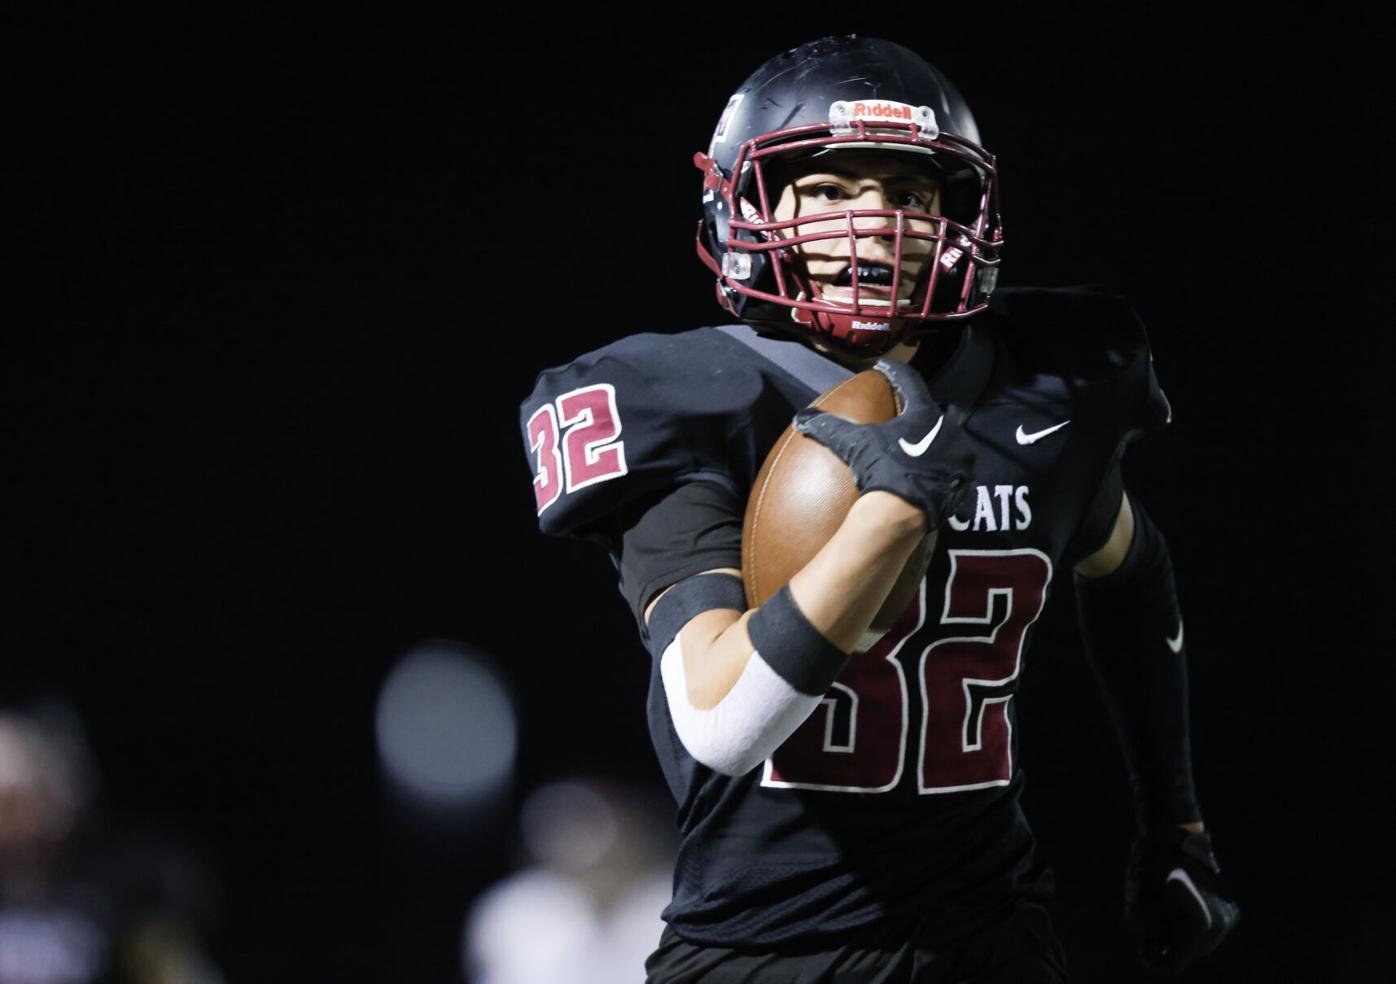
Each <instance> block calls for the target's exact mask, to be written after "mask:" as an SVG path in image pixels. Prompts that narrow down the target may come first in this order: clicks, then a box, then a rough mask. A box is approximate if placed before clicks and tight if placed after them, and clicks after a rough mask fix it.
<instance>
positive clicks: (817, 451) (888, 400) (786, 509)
mask: <svg viewBox="0 0 1396 984" xmlns="http://www.w3.org/2000/svg"><path fill="white" fill-rule="evenodd" d="M810 406H812V407H815V408H817V409H819V410H827V411H828V412H830V413H835V414H838V415H839V416H840V417H843V418H845V419H847V420H851V421H853V422H854V423H857V424H876V423H881V422H883V421H885V420H891V419H892V418H893V417H895V416H896V415H897V412H898V409H899V408H898V406H897V395H896V392H895V391H894V390H893V389H892V386H891V384H890V383H889V382H888V381H887V377H886V376H884V375H882V373H880V372H878V371H877V370H875V369H869V370H866V371H865V372H860V373H858V374H857V375H855V376H853V377H852V378H850V379H846V380H844V381H843V382H842V383H840V384H839V385H837V386H835V387H834V388H833V389H831V390H829V391H828V392H826V393H824V394H823V395H821V396H820V397H819V398H818V399H817V400H815V401H814V402H813V403H812V404H810ZM858 494H859V493H858V487H857V486H856V485H854V484H853V473H852V472H850V471H849V470H848V466H847V465H845V464H844V463H843V462H842V461H840V460H839V458H838V456H837V455H835V454H834V452H832V451H830V450H829V449H828V448H826V447H824V446H823V445H822V444H820V443H819V442H818V441H815V440H813V439H812V438H808V437H806V436H805V435H803V434H800V433H798V432H797V431H795V429H794V428H793V427H786V429H785V432H784V433H783V434H781V436H780V439H779V440H778V441H776V443H775V446H774V447H773V448H771V451H770V453H769V454H768V455H766V460H765V462H764V463H763V464H762V466H761V471H760V472H759V473H758V474H757V476H756V484H755V485H753V486H752V489H751V497H750V498H749V499H748V500H747V505H746V516H745V518H744V519H743V521H742V579H743V582H744V584H745V587H746V601H747V606H748V607H751V608H755V607H757V606H758V605H761V604H763V603H764V602H765V601H767V600H768V599H769V598H770V597H771V596H772V595H774V594H775V593H776V592H777V591H779V590H780V588H781V586H782V585H784V584H785V583H786V582H788V581H789V580H790V578H791V577H793V576H794V575H795V574H796V572H798V571H799V570H800V569H801V568H802V567H804V566H805V565H806V564H807V563H809V561H810V559H811V558H813V557H814V555H815V554H816V553H818V552H819V549H820V548H821V547H823V546H824V544H825V543H827V542H828V540H829V538H830V537H832V536H833V535H834V532H835V531H836V530H837V529H838V528H839V526H840V525H841V524H842V523H843V520H844V517H845V516H847V515H848V510H849V509H850V508H851V507H852V506H853V503H854V502H855V501H856V500H857V498H858ZM934 550H935V533H934V532H930V533H927V534H926V536H925V538H924V539H922V541H921V543H920V545H919V546H918V547H917V548H916V550H915V551H914V552H913V553H912V555H911V558H910V559H909V560H908V561H907V564H906V567H905V568H903V570H902V573H901V576H900V577H899V578H897V582H896V584H894V585H893V586H892V591H891V593H890V594H889V595H888V596H887V600H886V601H885V602H884V603H883V605H882V608H881V609H880V610H879V611H878V613H877V616H876V617H875V618H874V619H873V622H872V631H874V632H886V631H887V630H888V629H890V628H891V627H892V625H893V624H894V623H895V622H896V620H897V617H898V616H899V615H901V613H902V612H903V611H905V610H906V607H907V606H908V605H909V604H911V601H912V599H913V598H914V597H915V594H916V589H917V586H918V585H919V584H920V583H921V579H922V578H923V577H924V576H925V574H926V568H927V567H928V566H930V561H931V554H932V552H933V551H934Z"/></svg>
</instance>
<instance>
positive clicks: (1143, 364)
mask: <svg viewBox="0 0 1396 984" xmlns="http://www.w3.org/2000/svg"><path fill="white" fill-rule="evenodd" d="M1113 299H1114V300H1115V302H1116V303H1117V304H1118V306H1119V311H1120V318H1121V322H1122V323H1121V342H1122V344H1121V349H1122V351H1121V352H1120V358H1121V363H1122V364H1121V367H1120V373H1119V375H1118V377H1117V378H1116V399H1117V401H1118V404H1117V405H1118V407H1119V430H1120V448H1119V454H1123V453H1124V447H1125V446H1126V445H1128V444H1129V443H1130V442H1131V441H1133V440H1135V439H1136V438H1138V437H1141V436H1143V435H1145V434H1156V433H1158V432H1159V431H1161V430H1163V428H1164V427H1166V426H1167V425H1168V424H1169V422H1170V421H1172V419H1173V409H1172V407H1171V406H1169V403H1168V397H1167V396H1166V395H1164V392H1163V387H1162V386H1160V385H1159V381H1158V376H1157V375H1155V373H1154V355H1153V352H1152V351H1151V350H1150V348H1149V336H1148V333H1147V332H1146V331H1145V330H1144V324H1143V322H1141V321H1140V320H1139V315H1138V314H1136V313H1135V311H1134V307H1133V306H1132V305H1131V304H1130V303H1129V302H1128V301H1126V300H1124V298H1113Z"/></svg>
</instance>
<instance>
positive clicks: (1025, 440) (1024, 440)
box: [1014, 420, 1071, 444]
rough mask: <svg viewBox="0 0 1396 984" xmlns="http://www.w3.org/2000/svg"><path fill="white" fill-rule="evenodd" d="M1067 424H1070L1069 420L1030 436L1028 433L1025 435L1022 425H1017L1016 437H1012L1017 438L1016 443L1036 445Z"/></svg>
mask: <svg viewBox="0 0 1396 984" xmlns="http://www.w3.org/2000/svg"><path fill="white" fill-rule="evenodd" d="M1069 423H1071V421H1069V420H1063V421H1062V422H1061V423H1060V424H1057V425H1056V426H1055V427H1048V428H1047V429H1046V430H1040V431H1036V432H1035V433H1032V434H1029V433H1027V432H1026V431H1024V430H1023V425H1022V424H1019V425H1018V433H1017V434H1016V435H1014V436H1015V437H1017V438H1018V443H1019V444H1035V443H1037V442H1038V441H1040V440H1042V439H1043V438H1044V437H1046V436H1047V435H1048V434H1052V433H1055V432H1056V431H1059V430H1061V429H1062V428H1063V427H1065V426H1066V425H1067V424H1069Z"/></svg>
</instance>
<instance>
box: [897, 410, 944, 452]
mask: <svg viewBox="0 0 1396 984" xmlns="http://www.w3.org/2000/svg"><path fill="white" fill-rule="evenodd" d="M943 423H945V414H941V415H940V419H939V420H937V421H936V425H935V426H934V427H932V428H931V429H930V430H929V431H927V432H926V436H925V437H923V438H921V440H919V441H917V442H916V443H915V444H908V443H907V441H906V438H904V437H899V438H897V443H898V444H900V445H901V446H902V450H903V451H905V452H906V453H907V454H908V455H910V456H911V457H913V458H919V457H921V456H922V455H923V454H925V453H926V449H927V448H928V447H930V446H931V442H932V441H934V440H935V439H936V435H937V434H938V433H940V425H941V424H943Z"/></svg>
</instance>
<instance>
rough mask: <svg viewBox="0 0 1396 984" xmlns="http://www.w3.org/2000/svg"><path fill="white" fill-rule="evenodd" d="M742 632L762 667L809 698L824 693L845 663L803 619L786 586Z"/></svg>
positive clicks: (839, 652)
mask: <svg viewBox="0 0 1396 984" xmlns="http://www.w3.org/2000/svg"><path fill="white" fill-rule="evenodd" d="M746 631H747V635H749V636H750V637H751V642H752V645H754V646H755V647H756V651H757V652H758V653H760V654H761V658H762V659H763V660H765V662H766V665H767V666H769V667H770V668H771V669H773V670H775V671H776V673H777V674H778V675H779V676H780V678H781V679H782V680H784V681H785V682H786V683H788V684H790V686H792V687H794V688H795V689H796V690H798V691H799V692H800V693H802V694H807V695H809V696H811V697H818V696H821V695H822V694H823V693H824V692H825V691H826V690H828V689H829V685H830V684H831V683H833V682H834V678H835V677H837V676H838V675H839V671H840V670H842V669H843V665H844V664H845V663H847V662H848V653H845V652H844V651H843V650H841V649H839V648H838V647H837V646H835V645H834V644H833V643H832V642H830V641H829V640H828V639H825V638H824V637H823V636H822V635H820V634H819V630H818V629H816V628H815V627H814V626H813V625H811V624H810V622H809V619H807V618H805V615H804V613H803V612H801V611H800V609H799V607H798V606H797V605H796V604H795V598H794V597H793V596H792V595H791V594H790V585H788V584H787V585H786V586H785V587H783V588H781V589H780V590H779V591H777V592H776V593H775V596H774V597H773V598H771V600H770V601H768V602H766V603H765V604H764V605H762V606H761V607H760V608H758V609H757V610H756V614H755V615H753V616H751V619H750V621H748V622H747V625H746Z"/></svg>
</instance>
